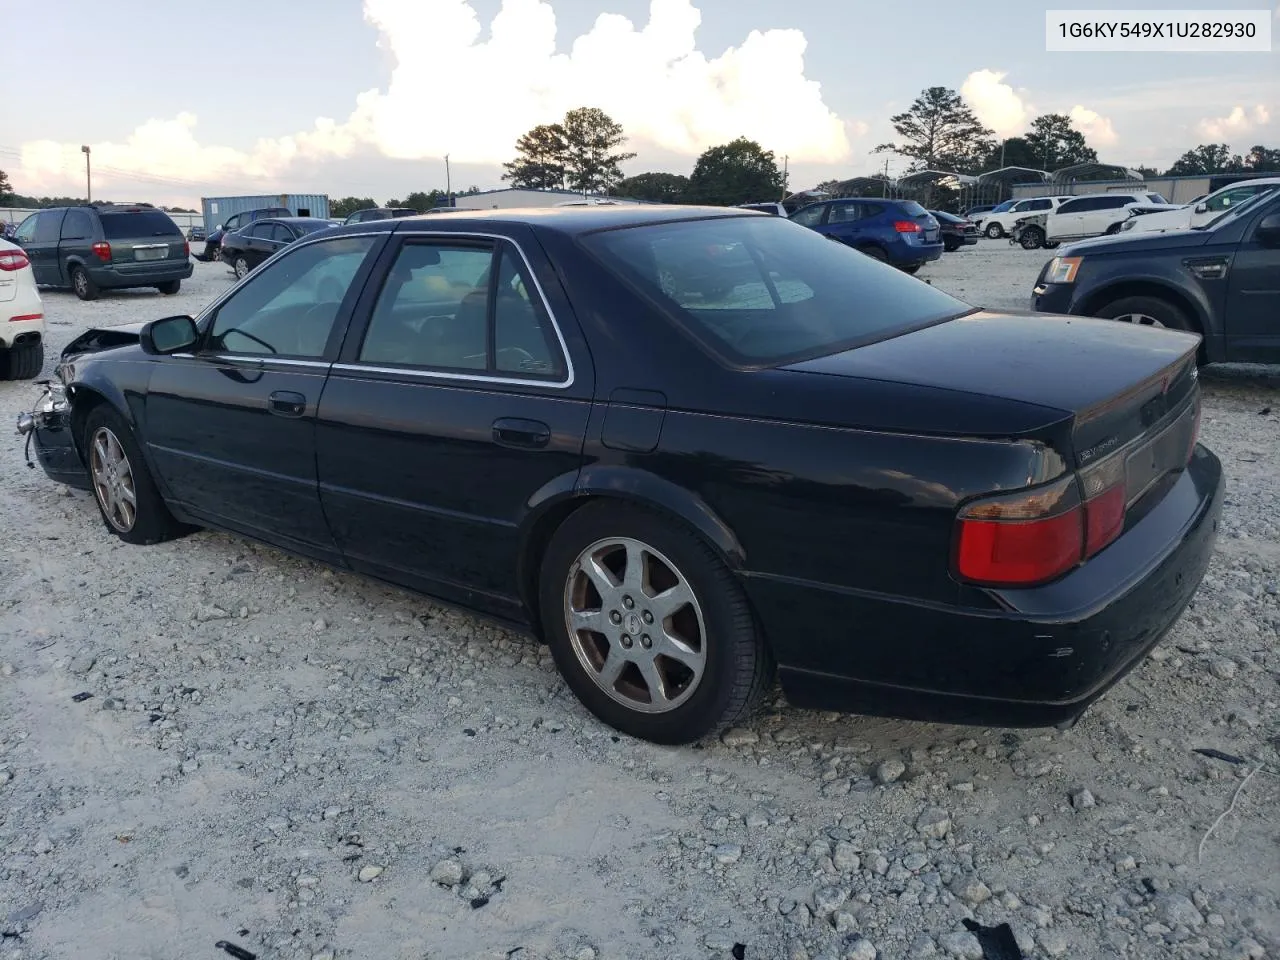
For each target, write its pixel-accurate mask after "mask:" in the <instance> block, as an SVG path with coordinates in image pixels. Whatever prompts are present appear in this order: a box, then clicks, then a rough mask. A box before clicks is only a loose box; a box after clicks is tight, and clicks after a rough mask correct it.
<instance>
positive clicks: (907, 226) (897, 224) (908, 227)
mask: <svg viewBox="0 0 1280 960" xmlns="http://www.w3.org/2000/svg"><path fill="white" fill-rule="evenodd" d="M893 229H895V230H897V231H898V232H899V233H919V232H920V231H921V230H923V229H924V228H923V227H922V226H920V224H918V223H916V222H915V221H914V220H895V221H893Z"/></svg>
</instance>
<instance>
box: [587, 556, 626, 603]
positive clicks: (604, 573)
mask: <svg viewBox="0 0 1280 960" xmlns="http://www.w3.org/2000/svg"><path fill="white" fill-rule="evenodd" d="M582 572H583V573H585V574H586V575H587V579H589V580H590V581H591V582H592V583H593V584H595V587H596V592H597V593H599V594H600V596H601V597H602V598H604V597H608V596H609V595H610V594H612V593H613V592H614V591H615V590H617V589H618V586H619V583H618V580H617V578H616V577H614V575H613V573H612V572H611V571H610V570H609V568H608V567H606V566H605V565H604V564H602V563H601V562H600V561H599V560H597V559H596V558H595V557H587V558H586V559H585V560H583V561H582Z"/></svg>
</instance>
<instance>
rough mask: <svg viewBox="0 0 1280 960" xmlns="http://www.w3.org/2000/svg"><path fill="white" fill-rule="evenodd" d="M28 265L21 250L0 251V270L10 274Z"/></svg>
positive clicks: (25, 256)
mask: <svg viewBox="0 0 1280 960" xmlns="http://www.w3.org/2000/svg"><path fill="white" fill-rule="evenodd" d="M30 265H31V261H30V260H28V259H27V255H26V254H25V253H23V252H22V251H21V250H0V270H4V271H7V272H10V273H11V272H13V271H14V270H21V269H22V268H23V267H27V266H30Z"/></svg>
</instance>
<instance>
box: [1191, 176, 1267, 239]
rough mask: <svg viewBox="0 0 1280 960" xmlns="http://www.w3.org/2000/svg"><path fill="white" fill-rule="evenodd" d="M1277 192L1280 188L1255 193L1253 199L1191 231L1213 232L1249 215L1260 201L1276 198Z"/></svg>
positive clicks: (1231, 208) (1229, 209)
mask: <svg viewBox="0 0 1280 960" xmlns="http://www.w3.org/2000/svg"><path fill="white" fill-rule="evenodd" d="M1277 191H1280V186H1275V187H1272V188H1271V189H1270V190H1264V191H1263V192H1262V193H1255V194H1254V195H1253V196H1252V197H1247V198H1246V199H1244V200H1241V201H1240V202H1239V203H1236V204H1232V205H1231V206H1229V207H1227V208H1226V209H1225V210H1223V211H1222V212H1221V213H1220V214H1218V215H1217V216H1216V217H1214V218H1213V219H1212V220H1208V221H1206V222H1205V223H1202V224H1200V225H1198V226H1195V227H1192V228H1191V229H1193V230H1212V229H1214V228H1216V227H1220V226H1222V225H1223V224H1224V223H1226V222H1227V221H1228V220H1231V219H1233V218H1234V217H1236V216H1238V215H1239V214H1241V213H1247V212H1249V211H1251V210H1252V209H1253V208H1254V206H1256V205H1257V203H1258V201H1260V200H1265V199H1266V198H1268V197H1274V196H1275V195H1276V192H1277Z"/></svg>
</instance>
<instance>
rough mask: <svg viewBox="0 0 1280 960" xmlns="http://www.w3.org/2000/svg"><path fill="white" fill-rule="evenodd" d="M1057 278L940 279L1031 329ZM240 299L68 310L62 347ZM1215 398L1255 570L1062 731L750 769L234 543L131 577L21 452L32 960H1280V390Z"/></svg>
mask: <svg viewBox="0 0 1280 960" xmlns="http://www.w3.org/2000/svg"><path fill="white" fill-rule="evenodd" d="M1045 256H1046V255H1045V254H1043V253H1027V252H1024V251H1022V250H1018V249H1012V248H1010V247H1008V245H1007V244H1005V243H1003V242H992V241H983V242H982V243H981V244H980V245H979V246H978V247H977V248H971V249H967V250H962V251H959V252H957V253H955V254H950V255H947V256H946V257H944V259H943V260H942V261H941V262H940V263H938V264H934V265H931V266H929V267H927V268H926V269H925V270H924V271H922V272H921V274H920V276H921V278H922V279H929V280H931V281H932V282H934V283H936V284H937V285H938V286H940V287H942V288H944V289H947V290H951V291H953V292H955V293H957V294H959V295H961V296H964V297H966V298H967V299H969V300H970V301H971V302H975V303H980V304H984V305H989V306H995V307H1018V308H1022V307H1025V305H1026V303H1027V298H1028V296H1029V292H1030V286H1031V283H1032V280H1033V279H1034V276H1035V273H1036V271H1037V269H1038V268H1039V266H1040V264H1041V263H1042V262H1043V259H1044V257H1045ZM229 282H230V278H229V276H228V275H227V273H226V270H225V268H223V267H222V266H220V265H213V264H199V263H198V264H197V265H196V275H195V277H194V278H193V279H192V280H191V281H188V282H186V283H184V285H183V290H182V293H181V294H179V295H178V296H175V297H161V296H159V295H158V294H154V293H152V292H139V293H122V294H114V295H107V296H105V297H104V298H103V299H102V300H100V301H98V302H95V303H81V302H79V301H77V300H76V299H75V298H74V297H72V296H71V295H69V294H66V293H52V292H47V293H45V295H44V297H45V304H46V311H47V315H48V316H49V319H50V331H49V335H50V341H51V346H52V347H53V348H61V346H62V345H63V344H64V343H66V342H67V341H68V340H69V339H70V338H71V337H72V336H73V335H75V334H76V333H78V332H80V331H81V330H83V329H84V328H85V327H87V326H89V325H93V324H114V323H123V322H130V321H133V320H139V319H150V318H154V317H157V316H162V315H165V314H167V313H174V312H179V311H182V310H192V311H194V310H195V309H196V308H198V307H199V306H200V305H201V304H203V303H205V302H207V301H208V300H209V299H210V298H211V297H212V296H214V295H215V294H216V293H217V292H218V291H220V290H222V289H225V287H226V285H227V284H228V283H229ZM53 358H54V355H53V351H52V350H51V351H50V355H49V363H48V365H47V367H46V373H47V372H48V371H49V370H50V369H52V364H53ZM1204 382H1205V398H1206V399H1205V415H1204V422H1203V436H1204V439H1205V441H1206V442H1207V443H1208V444H1209V445H1210V446H1211V447H1212V448H1213V449H1214V450H1215V451H1216V452H1217V453H1218V455H1219V456H1220V457H1221V458H1222V460H1223V462H1224V464H1225V466H1226V469H1227V471H1228V474H1229V484H1230V487H1229V496H1228V501H1227V506H1226V514H1225V525H1224V529H1223V533H1222V538H1221V541H1220V547H1219V552H1218V556H1217V558H1216V560H1215V562H1214V563H1213V566H1212V567H1211V569H1210V571H1209V574H1208V577H1207V579H1206V580H1205V583H1204V586H1203V588H1202V590H1201V592H1200V593H1199V595H1198V597H1197V599H1196V601H1195V603H1194V606H1193V608H1192V609H1191V610H1190V611H1189V612H1188V613H1187V615H1186V616H1184V617H1183V619H1182V621H1181V622H1180V623H1179V625H1178V626H1177V628H1176V629H1175V630H1174V631H1173V633H1172V634H1171V636H1170V637H1169V638H1168V639H1167V640H1166V641H1165V642H1164V643H1163V644H1162V645H1161V646H1160V647H1159V648H1157V650H1156V651H1155V652H1154V653H1153V655H1152V656H1151V658H1150V659H1149V660H1148V661H1147V662H1145V663H1144V664H1143V665H1142V666H1141V667H1140V668H1139V669H1137V670H1135V671H1134V672H1133V673H1132V674H1131V675H1130V676H1129V677H1128V678H1127V679H1126V680H1125V681H1124V682H1122V683H1121V684H1120V685H1118V686H1117V687H1116V688H1115V689H1114V690H1113V691H1112V692H1111V693H1110V694H1109V695H1108V696H1107V697H1106V698H1105V699H1104V700H1103V701H1102V702H1101V703H1100V704H1098V705H1097V706H1096V707H1095V708H1094V709H1093V710H1091V711H1090V712H1089V714H1088V715H1087V716H1086V717H1085V718H1084V719H1083V720H1082V721H1081V723H1080V724H1079V725H1078V726H1077V727H1075V728H1074V729H1072V730H1070V731H1067V732H1064V733H1059V732H1055V731H1016V732H1015V731H1003V730H990V729H979V728H958V727H945V726H930V725H926V724H912V723H898V722H892V721H886V720H875V719H865V718H860V717H856V716H841V715H835V714H818V713H812V712H805V711H800V710H795V709H792V708H790V707H788V706H786V705H785V704H784V703H782V702H781V701H775V702H774V703H773V704H772V705H771V708H770V709H768V710H767V711H766V712H765V713H763V714H762V715H761V716H759V717H758V718H756V719H755V720H754V721H753V722H752V723H751V724H749V725H748V726H746V727H744V728H742V729H739V730H735V731H733V732H732V733H731V734H730V735H728V736H726V738H725V739H724V742H712V743H706V744H702V745H699V746H697V747H693V748H690V749H664V748H659V747H656V746H653V745H650V744H647V743H639V742H634V741H631V740H628V739H624V738H621V737H619V736H618V735H616V734H614V733H613V732H612V731H611V730H608V729H606V728H605V727H603V726H601V725H600V724H599V723H597V722H596V721H595V720H594V719H593V718H591V717H590V716H589V715H587V713H586V712H585V711H584V710H583V709H582V708H581V707H580V706H579V705H578V704H577V702H576V701H575V700H574V698H573V697H572V695H571V694H570V693H569V692H568V690H567V689H566V688H565V686H564V685H563V684H562V683H561V682H560V680H559V679H558V677H557V676H556V673H555V671H554V669H553V667H552V664H551V661H550V658H549V657H548V656H547V654H546V652H545V651H544V650H543V649H542V648H540V647H538V646H536V645H534V644H533V643H532V642H530V641H526V640H524V639H521V638H519V637H516V636H512V635H510V634H507V633H504V632H503V631H501V630H498V629H495V628H493V627H491V626H488V625H486V624H483V623H481V622H479V621H477V620H474V619H472V618H470V617H468V616H465V615H461V614H458V613H452V612H446V611H444V610H442V609H439V608H436V607H434V606H433V605H432V604H430V603H428V602H427V601H425V600H423V599H421V598H419V597H416V596H413V595H410V594H407V593H404V592H401V591H399V590H395V589H391V588H388V587H384V586H382V585H379V584H376V583H373V582H370V581H367V580H363V579H359V578H357V577H354V576H348V575H344V574H340V573H333V572H330V571H327V570H324V569H322V568H320V567H318V566H316V565H313V564H311V563H306V562H302V561H298V560H294V559H292V558H289V557H286V556H284V555H283V554H280V553H278V552H276V551H275V550H272V549H268V548H265V547H260V546H257V545H255V544H252V543H250V542H248V541H246V540H243V539H239V538H236V537H231V536H225V535H222V534H217V533H199V534H196V535H194V536H191V537H188V538H186V539H183V540H180V541H177V542H174V543H169V544H165V545H163V546H158V547H153V548H146V549H143V548H136V547H130V546H126V545H124V544H122V543H120V542H119V541H117V540H115V539H114V538H113V537H111V536H109V535H108V534H107V533H106V532H105V530H104V529H103V526H102V524H101V522H100V521H99V519H98V516H97V512H96V510H95V508H94V505H93V503H92V500H91V499H90V497H89V496H88V495H86V494H80V493H75V494H70V495H69V494H67V493H66V492H64V490H63V489H62V488H60V487H58V486H56V485H54V484H52V483H50V482H49V481H47V480H46V478H45V477H44V476H43V474H42V473H41V472H40V471H39V470H28V469H27V468H26V467H25V466H24V465H23V457H22V450H21V444H20V442H19V441H18V439H17V438H16V436H13V437H12V440H11V442H10V443H8V444H5V445H3V447H2V448H0V476H3V482H0V515H3V516H4V517H5V518H6V523H5V526H4V529H5V535H4V537H3V539H2V540H0V851H2V853H3V856H2V857H0V933H2V934H3V937H2V938H0V960H16V958H19V957H21V958H24V960H65V958H68V957H93V958H95V960H126V958H128V960H139V958H153V957H154V958H161V957H163V958H172V957H184V958H198V957H209V958H216V957H218V956H225V954H224V953H222V952H220V951H219V950H218V949H217V948H216V947H215V944H216V943H218V942H219V941H226V942H229V943H232V944H237V945H239V946H241V947H243V948H244V949H247V950H249V951H251V952H252V953H255V954H257V955H258V956H259V957H261V958H263V960H294V958H299V960H328V958H347V957H349V958H370V957H385V958H401V957H404V958H413V960H418V958H422V957H432V958H449V960H452V958H490V957H493V958H515V960H537V958H548V960H549V958H557V960H559V958H593V957H598V958H602V960H603V958H623V957H625V958H649V957H654V958H706V957H717V958H721V957H730V956H738V957H743V956H745V957H747V958H769V960H776V958H787V960H804V958H808V960H817V958H823V960H828V958H840V957H852V958H856V960H874V958H876V957H877V956H878V957H880V958H881V960H888V958H903V957H975V958H977V957H980V956H981V952H980V950H981V947H980V946H979V947H978V948H977V950H978V952H975V944H977V943H978V937H977V936H975V935H974V933H971V932H970V931H969V930H967V929H966V928H965V926H964V925H963V923H962V921H963V920H965V919H976V920H977V921H978V923H980V924H982V925H984V926H996V925H998V924H1000V923H1004V922H1008V923H1009V924H1011V926H1012V928H1013V931H1014V934H1015V936H1016V938H1017V941H1018V943H1019V944H1020V945H1021V946H1022V948H1023V949H1024V950H1025V951H1026V952H1027V953H1028V955H1029V956H1035V957H1046V956H1050V957H1052V956H1068V957H1071V958H1073V960H1090V958H1104V957H1105V958H1112V957H1135V958H1136V957H1142V958H1146V957H1169V958H1191V957H1221V958H1240V960H1246V958H1257V957H1262V956H1264V955H1265V956H1271V957H1280V902H1278V901H1280V835H1278V834H1277V822H1278V820H1277V813H1278V812H1280V803H1278V801H1280V780H1278V779H1277V776H1276V774H1277V771H1280V763H1278V760H1280V757H1278V756H1277V751H1278V749H1280V720H1278V717H1280V713H1278V711H1277V701H1278V700H1280V689H1278V685H1277V681H1278V679H1280V667H1278V664H1277V659H1276V640H1277V627H1278V625H1280V597H1278V596H1277V593H1278V592H1280V590H1278V588H1277V581H1278V580H1280V469H1277V467H1278V466H1280V443H1278V442H1277V430H1278V427H1280V403H1277V400H1278V398H1277V394H1276V389H1275V388H1276V384H1277V382H1280V375H1277V372H1276V371H1275V370H1274V369H1272V370H1267V369H1265V368H1255V369H1226V370H1220V371H1210V372H1206V374H1205V376H1204ZM35 395H36V391H35V389H34V388H33V387H32V385H30V384H0V408H2V409H3V411H5V416H11V415H12V414H14V413H16V412H17V411H18V410H19V409H22V408H25V407H26V405H28V404H29V402H30V401H31V400H33V399H34V397H35ZM10 422H12V421H10ZM322 623H323V624H324V625H325V629H323V630H319V629H317V626H318V625H319V624H322ZM82 693H87V694H91V696H89V697H87V698H77V695H78V694H82ZM1206 748H1209V749H1213V750H1217V751H1221V752H1222V753H1224V754H1227V755H1230V756H1231V757H1233V758H1238V760H1239V762H1233V761H1232V760H1223V759H1217V758H1214V757H1210V756H1205V755H1202V754H1199V753H1196V752H1195V751H1196V750H1197V749H1206ZM1258 764H1264V765H1266V766H1265V768H1264V770H1263V771H1262V772H1261V773H1259V774H1258V775H1257V776H1255V777H1253V779H1252V780H1251V782H1249V783H1248V784H1247V786H1246V787H1245V789H1244V790H1243V791H1241V793H1240V796H1239V797H1238V798H1237V799H1236V802H1235V807H1234V810H1232V812H1231V813H1230V814H1229V815H1228V816H1227V817H1225V818H1224V819H1223V821H1222V822H1221V823H1220V824H1218V825H1217V827H1216V828H1215V829H1214V832H1213V834H1212V835H1211V836H1210V838H1209V840H1208V841H1207V843H1206V844H1205V848H1204V855H1203V860H1198V859H1197V847H1198V845H1199V844H1200V841H1201V838H1202V836H1203V835H1204V834H1205V832H1206V831H1207V830H1208V829H1209V828H1210V826H1211V825H1213V824H1214V821H1215V820H1217V819H1218V817H1219V815H1220V814H1221V813H1222V812H1223V811H1225V810H1227V808H1228V805H1229V804H1230V803H1231V801H1232V796H1233V794H1234V793H1235V792H1236V790H1237V787H1238V786H1239V785H1240V784H1241V782H1242V781H1243V779H1244V777H1245V776H1246V775H1247V774H1248V773H1249V772H1250V771H1252V770H1253V769H1254V768H1255V766H1257V765H1258Z"/></svg>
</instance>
